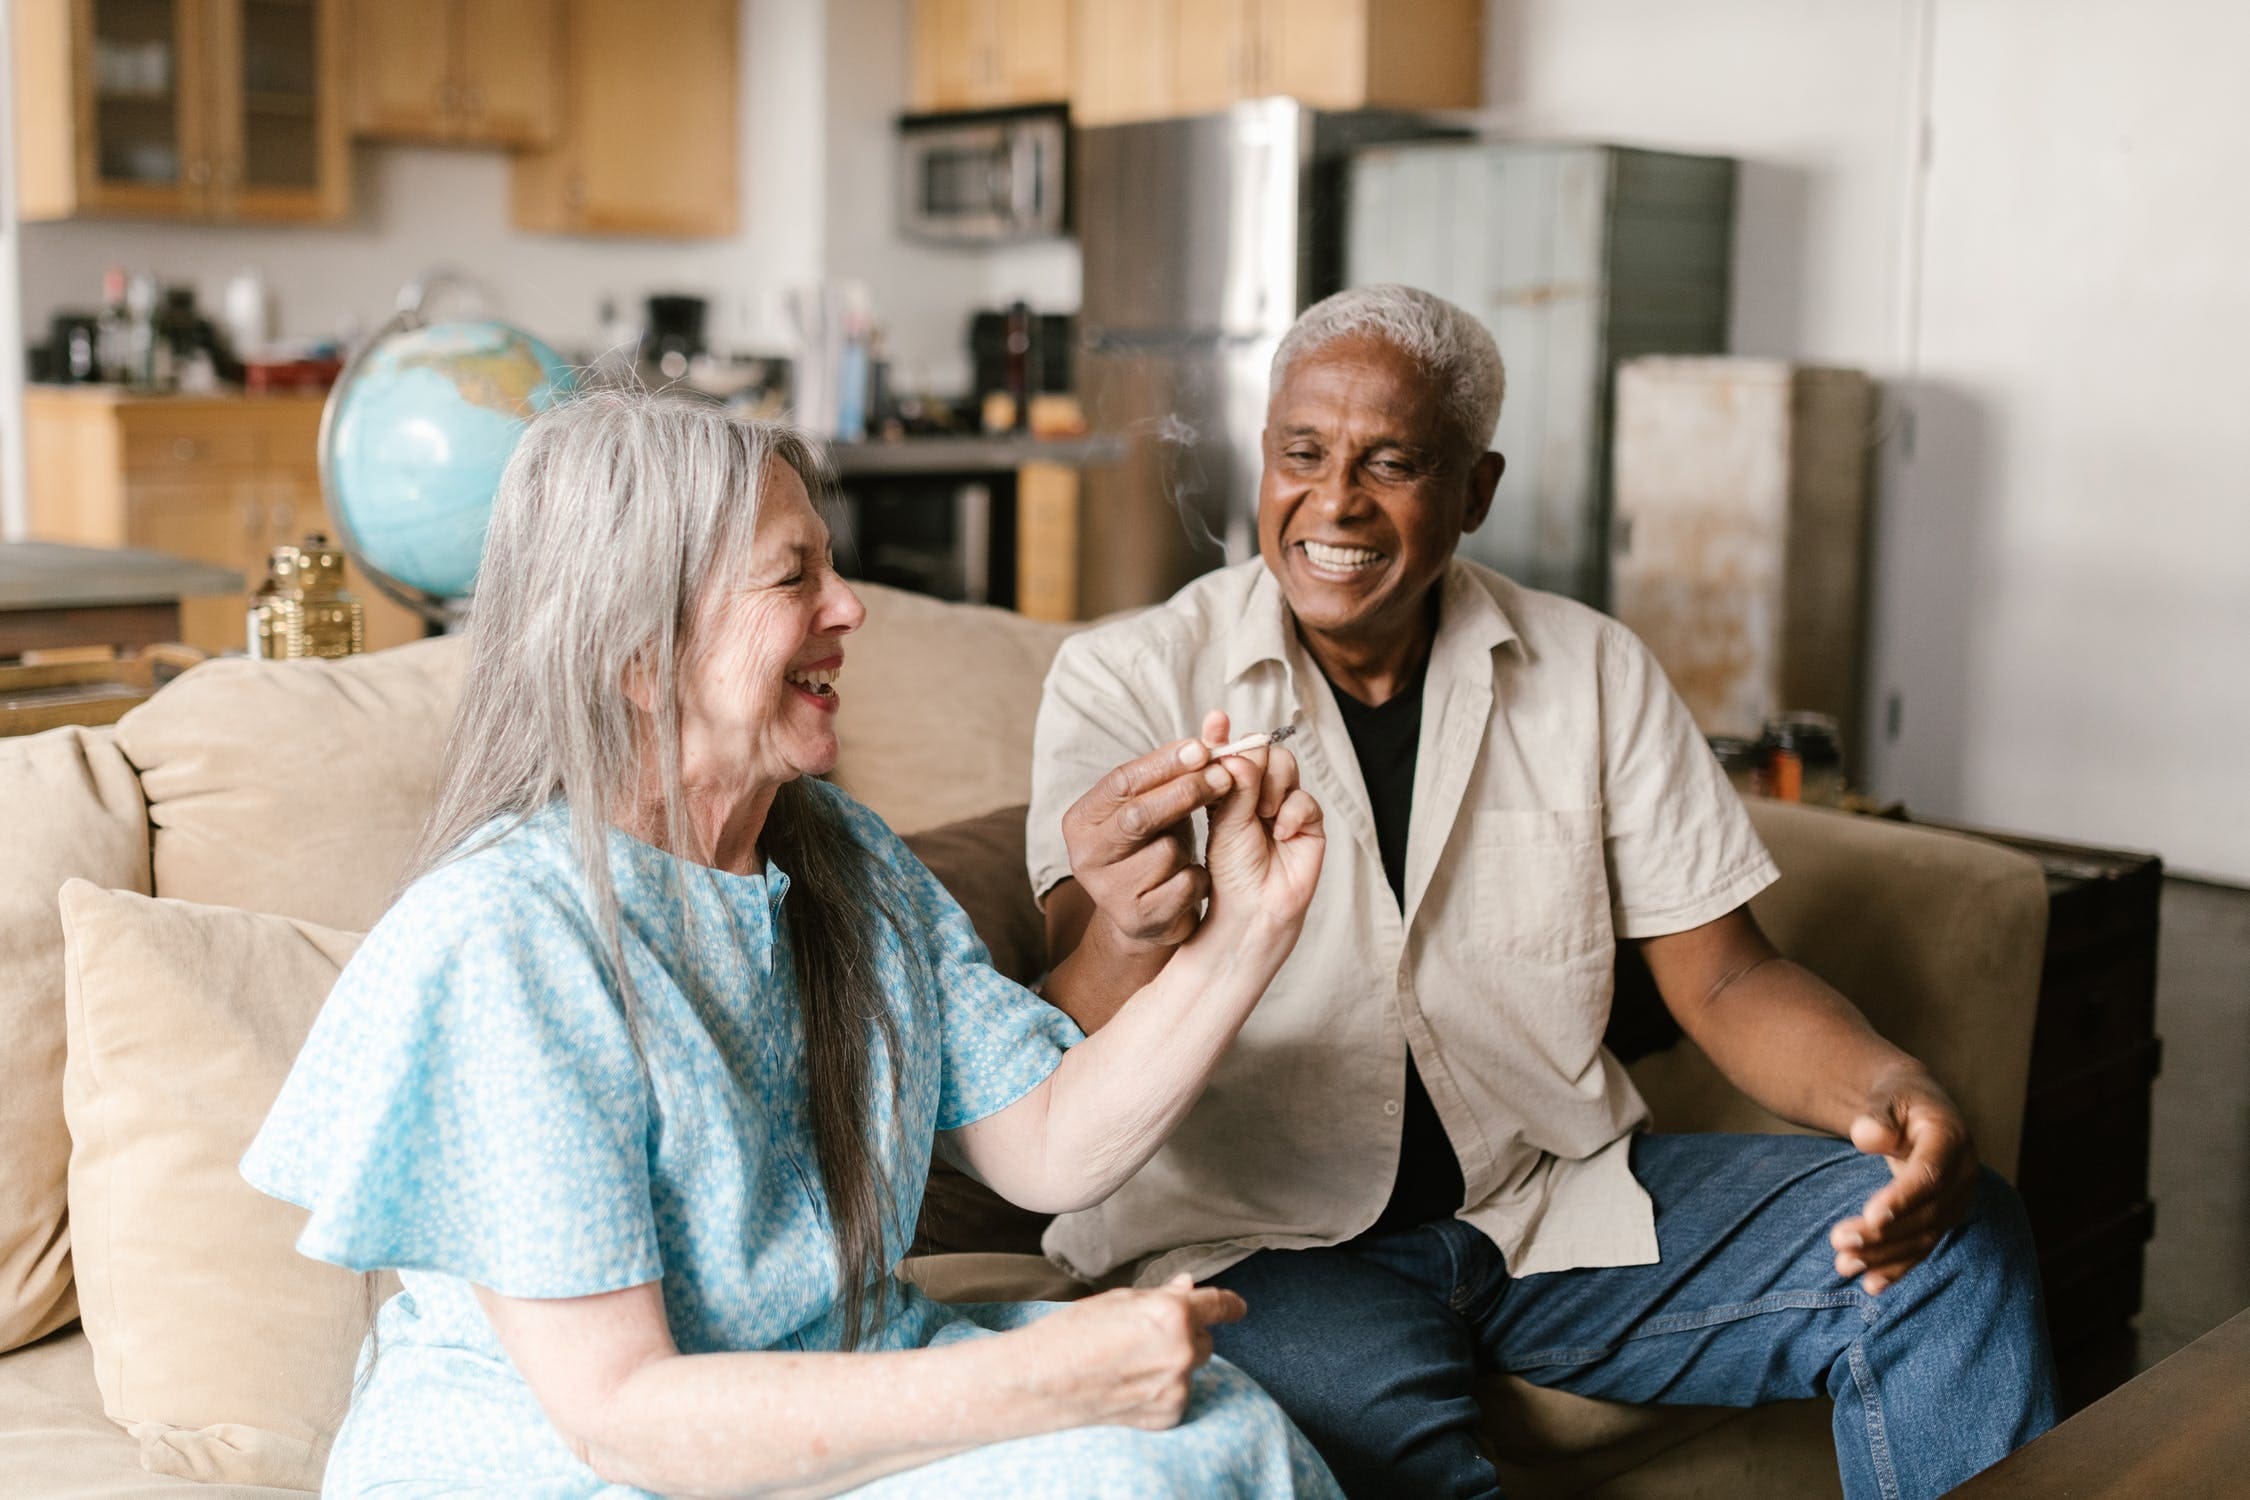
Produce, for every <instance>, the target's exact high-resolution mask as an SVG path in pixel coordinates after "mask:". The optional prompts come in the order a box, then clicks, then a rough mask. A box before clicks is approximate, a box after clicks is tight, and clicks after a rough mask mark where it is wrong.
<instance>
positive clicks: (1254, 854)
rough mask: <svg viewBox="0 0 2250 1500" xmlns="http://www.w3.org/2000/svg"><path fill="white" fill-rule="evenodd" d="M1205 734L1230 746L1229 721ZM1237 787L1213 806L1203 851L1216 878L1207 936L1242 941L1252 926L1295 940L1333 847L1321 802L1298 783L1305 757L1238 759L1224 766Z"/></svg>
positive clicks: (1208, 722)
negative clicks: (1213, 934) (1299, 762)
mask: <svg viewBox="0 0 2250 1500" xmlns="http://www.w3.org/2000/svg"><path fill="white" fill-rule="evenodd" d="M1203 727H1204V733H1205V736H1206V738H1209V737H1210V736H1211V735H1212V734H1213V733H1214V732H1215V733H1216V735H1217V737H1218V738H1217V740H1216V741H1214V743H1218V744H1223V743H1224V742H1225V740H1226V734H1227V719H1226V715H1224V714H1219V713H1214V714H1212V715H1210V716H1209V717H1208V718H1207V719H1205V720H1204V726H1203ZM1219 764H1220V765H1222V766H1223V767H1225V768H1226V770H1227V772H1228V773H1229V774H1230V775H1232V776H1233V778H1234V789H1233V790H1232V791H1230V792H1228V793H1227V794H1226V795H1225V796H1224V797H1221V798H1220V799H1219V801H1218V802H1217V803H1216V804H1215V805H1214V806H1213V807H1212V808H1211V830H1210V837H1209V838H1208V840H1207V841H1206V843H1205V846H1204V852H1203V862H1204V867H1205V868H1206V869H1207V870H1208V871H1209V872H1210V884H1211V905H1210V910H1209V912H1208V913H1207V915H1206V920H1205V925H1204V929H1203V930H1204V931H1206V932H1209V931H1212V930H1213V929H1217V930H1218V932H1219V933H1220V934H1222V935H1223V937H1224V940H1228V941H1232V940H1235V939H1238V938H1239V936H1240V935H1241V933H1242V932H1243V930H1244V929H1245V927H1246V926H1251V925H1261V924H1262V925H1263V926H1265V927H1266V928H1268V929H1270V930H1274V931H1279V932H1286V933H1287V934H1289V935H1290V936H1291V937H1292V938H1294V936H1295V934H1296V932H1297V929H1298V927H1299V926H1300V925H1301V924H1302V923H1303V921H1304V916H1305V908H1306V907H1307V906H1309V905H1311V904H1312V898H1313V889H1314V887H1315V886H1317V885H1318V884H1319V882H1320V861H1321V856H1322V855H1323V853H1325V851H1326V849H1327V835H1326V831H1325V829H1324V827H1323V824H1322V818H1321V811H1320V804H1319V803H1318V802H1315V801H1314V800H1313V797H1312V794H1311V793H1310V792H1308V791H1306V790H1305V789H1304V788H1303V787H1301V786H1299V785H1298V784H1297V758H1296V757H1295V756H1294V755H1292V754H1290V753H1289V751H1288V750H1287V749H1286V748H1284V747H1283V746H1280V745H1273V746H1269V747H1266V748H1264V749H1259V750H1252V751H1251V752H1249V753H1248V754H1247V755H1230V756H1227V757H1226V758H1225V759H1224V760H1222V761H1220V762H1219Z"/></svg>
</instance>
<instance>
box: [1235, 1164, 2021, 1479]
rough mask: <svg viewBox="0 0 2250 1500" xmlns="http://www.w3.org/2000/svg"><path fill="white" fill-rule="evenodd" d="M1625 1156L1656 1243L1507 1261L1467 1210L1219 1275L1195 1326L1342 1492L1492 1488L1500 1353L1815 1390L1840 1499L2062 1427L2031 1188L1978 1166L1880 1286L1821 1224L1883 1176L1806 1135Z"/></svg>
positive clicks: (1570, 1370)
mask: <svg viewBox="0 0 2250 1500" xmlns="http://www.w3.org/2000/svg"><path fill="white" fill-rule="evenodd" d="M1632 1164H1633V1175H1634V1176H1635V1177H1637V1178H1638V1179H1639V1180H1640V1183H1641V1185H1642V1186H1643V1187H1645V1188H1647V1189H1648V1192H1649V1196H1650V1197H1651V1198H1653V1199H1654V1200H1655V1202H1656V1238H1657V1244H1658V1248H1659V1251H1660V1253H1661V1255H1662V1257H1663V1258H1662V1259H1661V1260H1660V1261H1659V1262H1658V1263H1657V1264H1655V1265H1651V1266H1619V1267H1611V1268H1602V1269H1595V1270H1583V1271H1558V1272H1553V1273H1549V1274H1546V1275H1539V1276H1525V1277H1520V1278H1519V1277H1512V1276H1510V1275H1509V1274H1508V1269H1507V1267H1506V1266H1505V1265H1504V1264H1503V1263H1502V1260H1501V1256H1500V1252H1499V1251H1498V1250H1497V1249H1495V1248H1494V1246H1493V1244H1492V1242H1491V1241H1490V1240H1488V1239H1486V1238H1485V1237H1484V1236H1483V1235H1482V1234H1480V1233H1478V1232H1477V1231H1476V1230H1474V1229H1471V1228H1470V1227H1469V1226H1468V1225H1466V1224H1463V1223H1461V1222H1460V1221H1458V1220H1453V1219H1448V1220H1444V1221H1442V1222H1439V1223H1435V1224H1425V1225H1422V1226H1421V1227H1419V1228H1416V1229H1410V1230H1405V1231H1402V1232H1399V1233H1395V1234H1385V1235H1379V1236H1367V1237H1363V1238H1361V1239H1359V1240H1356V1241H1354V1242H1352V1243H1350V1244H1348V1245H1338V1246H1335V1247H1333V1248H1330V1249H1324V1250H1266V1251H1260V1252H1259V1253H1258V1254H1255V1255H1253V1256H1251V1257H1250V1258H1249V1259H1247V1260H1245V1261H1242V1262H1240V1263H1239V1264H1237V1265H1234V1266H1231V1267H1229V1268H1228V1269H1227V1270H1225V1271H1222V1272H1220V1273H1219V1274H1218V1275H1217V1276H1214V1277H1213V1278H1211V1279H1212V1281H1213V1282H1214V1283H1215V1284H1217V1285H1219V1286H1224V1287H1231V1288H1233V1289H1234V1290H1235V1291H1237V1292H1240V1293H1241V1294H1242V1297H1243V1299H1244V1300H1245V1301H1246V1302H1248V1303H1249V1305H1250V1315H1249V1317H1248V1319H1247V1320H1245V1321H1244V1322H1241V1323H1236V1324H1232V1325H1229V1326H1225V1327H1220V1328H1214V1329H1213V1330H1212V1333H1213V1336H1214V1339H1215V1341H1216V1344H1217V1347H1218V1352H1219V1353H1221V1354H1223V1355H1225V1356H1226V1357H1227V1358H1228V1359H1230V1360H1232V1361H1234V1362H1235V1363H1236V1364H1238V1365H1240V1366H1241V1367H1242V1368H1243V1369H1245V1370H1247V1371H1248V1372H1249V1373H1250V1374H1251V1375H1252V1376H1254V1377H1255V1378H1256V1379H1257V1380H1258V1382H1259V1383H1260V1384H1261V1385H1263V1386H1264V1387H1265V1388H1266V1389H1267V1391H1269V1392H1271V1393H1272V1395H1273V1397H1274V1398H1275V1399H1276V1400H1277V1401H1279V1402H1280V1403H1281V1406H1282V1408H1283V1410H1285V1411H1287V1412H1288V1413H1289V1415H1290V1416H1292V1417H1293V1418H1295V1419H1296V1421H1297V1425H1298V1426H1299V1427H1301V1428H1303V1429H1304V1432H1305V1435H1306V1436H1307V1437H1309V1438H1311V1439H1312V1441H1313V1444H1314V1446H1316V1447H1317V1448H1319V1449H1320V1452H1321V1455H1322V1457H1324V1458H1326V1459H1327V1460H1328V1464H1329V1467H1330V1468H1331V1469H1333V1470H1334V1471H1335V1473H1336V1477H1337V1479H1338V1480H1339V1481H1340V1482H1341V1483H1342V1485H1343V1487H1344V1489H1345V1491H1346V1493H1348V1494H1350V1495H1352V1496H1353V1497H1355V1500H1359V1497H1374V1496H1397V1495H1414V1496H1425V1495H1426V1496H1494V1495H1498V1494H1499V1493H1500V1488H1499V1478H1498V1476H1497V1475H1496V1474H1495V1472H1494V1470H1493V1466H1492V1463H1491V1461H1490V1460H1489V1459H1488V1458H1487V1457H1486V1456H1485V1454H1484V1452H1483V1450H1482V1449H1481V1448H1480V1447H1479V1445H1478V1442H1477V1428H1478V1420H1479V1419H1478V1412H1477V1404H1476V1401H1475V1398H1474V1396H1473V1394H1472V1391H1473V1387H1474V1384H1475V1382H1476V1380H1477V1378H1478V1377H1479V1376H1481V1375H1485V1374H1489V1373H1490V1372H1492V1371H1496V1370H1499V1371H1506V1372H1508V1373H1510V1374H1513V1375H1520V1376H1522V1377H1523V1378H1524V1379H1526V1380H1529V1381H1532V1382H1534V1383H1535V1384H1538V1385H1543V1386H1553V1387H1557V1388H1559V1389H1562V1390H1567V1391H1575V1392H1577V1393H1579V1394H1580V1395H1585V1396H1599V1397H1602V1398H1604V1399H1607V1400H1611V1401H1629V1402H1637V1403H1658V1404H1682V1405H1699V1406H1755V1405H1758V1404H1759V1403H1761V1402H1766V1401H1787V1400H1795V1399H1800V1398H1807V1397H1814V1396H1822V1395H1825V1396H1828V1397H1830V1398H1831V1399H1833V1400H1834V1402H1835V1432H1836V1461H1837V1465H1838V1467H1839V1468H1840V1469H1841V1471H1842V1475H1843V1483H1844V1493H1845V1494H1846V1495H1847V1496H1850V1497H1852V1500H1876V1497H1881V1500H1901V1497H1914V1496H1923V1495H1939V1494H1943V1493H1944V1492H1945V1491H1947V1490H1949V1489H1951V1488H1952V1487H1953V1486H1955V1485H1957V1484H1959V1483H1961V1482H1962V1481H1963V1480H1965V1479H1967V1478H1968V1477H1969V1476H1970V1475H1972V1474H1974V1473H1976V1472H1977V1471H1978V1470H1980V1469H1983V1468H1985V1467H1986V1466H1987V1465H1990V1464H1993V1463H1996V1462H1998V1461H1999V1460H2000V1459H2001V1458H2003V1457H2004V1456H2006V1455H2007V1454H2008V1453H2009V1452H2011V1451H2012V1450H2014V1449H2015V1448H2017V1447H2020V1446H2021V1445H2023V1444H2024V1443H2027V1442H2029V1441H2031V1439H2033V1438H2035V1437H2037V1436H2038V1435H2039V1434H2040V1433H2042V1432H2044V1431H2046V1430H2047V1428H2049V1427H2050V1426H2052V1425H2053V1424H2054V1420H2055V1402H2054V1375H2053V1370H2052V1364H2051V1360H2050V1358H2049V1355H2048V1351H2047V1332H2046V1313H2045V1309H2044V1308H2043V1307H2042V1305H2041V1299H2040V1295H2039V1270H2038V1264H2037V1260H2036V1257H2035V1256H2034V1254H2033V1252H2032V1245H2031V1233H2030V1230H2029V1228H2028V1227H2027V1226H2026V1224H2025V1221H2024V1214H2023V1205H2022V1203H2021V1202H2020V1201H2019V1200H2018V1199H2017V1198H2016V1195H2015V1192H2014V1190H2013V1189H2011V1188H2010V1187H2009V1186H2008V1185H2007V1184H2006V1183H2004V1182H2002V1181H2001V1180H2000V1179H1999V1178H1998V1177H1997V1176H1994V1175H1993V1174H1992V1173H1990V1172H1986V1173H1985V1174H1984V1180H1983V1182H1982V1184H1981V1185H1980V1188H1979V1191H1978V1194H1977V1199H1976V1205H1975V1207H1974V1208H1973V1209H1972V1210H1971V1212H1970V1215H1969V1217H1968V1219H1967V1221H1966V1222H1964V1223H1963V1224H1961V1225H1960V1226H1959V1227H1958V1228H1956V1229H1954V1230H1953V1231H1952V1232H1951V1233H1949V1234H1947V1235H1946V1236H1945V1237H1944V1238H1943V1239H1941V1240H1940V1241H1939V1242H1938V1244H1937V1247H1936V1248H1935V1249H1934V1250H1933V1251H1932V1252H1931V1254H1930V1256H1929V1258H1928V1259H1926V1260H1924V1261H1923V1262H1922V1263H1921V1264H1920V1265H1918V1266H1916V1267H1915V1268H1914V1269H1913V1270H1912V1271H1910V1272H1908V1273H1907V1275H1906V1276H1905V1277H1904V1278H1902V1279H1901V1280H1900V1281H1899V1282H1898V1283H1897V1284H1896V1285H1894V1286H1892V1287H1890V1288H1889V1289H1888V1290H1886V1291H1884V1292H1883V1293H1882V1294H1881V1295H1880V1296H1875V1297H1870V1296H1868V1295H1867V1294H1866V1293H1865V1292H1862V1291H1861V1290H1860V1289H1859V1287H1858V1285H1857V1284H1856V1283H1855V1282H1852V1281H1847V1280H1845V1279H1844V1278H1843V1277H1840V1276H1838V1275H1837V1274H1836V1266H1835V1252H1834V1251H1833V1250H1831V1249H1830V1248H1829V1244H1828V1231H1829V1230H1830V1229H1831V1228H1833V1227H1834V1225H1835V1224H1836V1222H1837V1221H1838V1220H1839V1219H1844V1218H1848V1217H1850V1216H1851V1215H1852V1214H1855V1213H1857V1212H1858V1211H1859V1209H1860V1207H1861V1205H1863V1204H1864V1203H1865V1202H1866V1201H1867V1198H1868V1195H1869V1194H1871V1193H1873V1192H1874V1191H1875V1189H1876V1188H1877V1187H1878V1186H1880V1185H1881V1184H1882V1183H1884V1182H1886V1181H1888V1180H1889V1175H1890V1174H1889V1169H1888V1168H1887V1167H1886V1166H1885V1165H1884V1163H1883V1161H1882V1159H1881V1158H1879V1157H1869V1156H1862V1155H1860V1154H1859V1153H1858V1152H1856V1151H1854V1150H1853V1149H1852V1148H1851V1146H1850V1145H1848V1144H1846V1143H1843V1142H1838V1141H1833V1140H1826V1139H1822V1138H1819V1137H1814V1136H1751V1135H1651V1136H1641V1137H1639V1138H1637V1139H1635V1140H1634V1142H1633V1145H1632Z"/></svg>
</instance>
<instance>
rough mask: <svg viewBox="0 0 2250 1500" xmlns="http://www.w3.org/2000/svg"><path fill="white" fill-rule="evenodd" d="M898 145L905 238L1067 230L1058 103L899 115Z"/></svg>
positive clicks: (970, 239)
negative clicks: (968, 111)
mask: <svg viewBox="0 0 2250 1500" xmlns="http://www.w3.org/2000/svg"><path fill="white" fill-rule="evenodd" d="M898 143H899V162H898V184H899V204H898V227H899V232H900V233H901V234H903V235H905V236H906V237H907V238H908V239H916V240H933V241H937V242H939V243H941V244H992V243H997V242H1001V241H1006V240H1027V239H1044V238H1048V237H1051V236H1054V235H1059V234H1062V233H1064V232H1065V230H1066V229H1067V228H1068V225H1069V214H1068V210H1069V183H1068V178H1067V172H1068V165H1069V156H1070V111H1069V110H1068V109H1067V108H1066V107H1064V106H1063V105H1060V104H1036V105H1028V106H1025V107H1022V108H1017V109H995V110H982V111H978V112H975V113H960V114H938V115H902V116H901V117H900V118H899V122H898Z"/></svg>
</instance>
